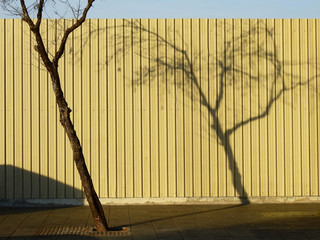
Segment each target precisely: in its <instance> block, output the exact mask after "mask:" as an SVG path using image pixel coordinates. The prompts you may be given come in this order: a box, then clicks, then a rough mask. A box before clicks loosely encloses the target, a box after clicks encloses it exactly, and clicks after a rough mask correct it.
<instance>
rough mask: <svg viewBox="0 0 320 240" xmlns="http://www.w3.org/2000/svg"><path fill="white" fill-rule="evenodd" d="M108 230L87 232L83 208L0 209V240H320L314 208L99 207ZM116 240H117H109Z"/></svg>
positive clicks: (318, 209)
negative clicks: (117, 228)
mask: <svg viewBox="0 0 320 240" xmlns="http://www.w3.org/2000/svg"><path fill="white" fill-rule="evenodd" d="M104 209H105V213H106V216H107V219H108V223H109V225H111V226H127V227H128V231H127V232H120V233H119V232H112V233H109V234H108V235H107V236H101V235H99V234H98V233H94V232H93V233H92V232H91V233H87V234H85V230H86V231H91V230H92V226H93V223H92V219H91V215H90V212H89V208H88V207H85V206H81V207H68V208H0V240H4V239H13V240H17V239H23V240H27V239H90V240H93V239H139V240H140V239H141V240H143V239H300V240H303V239H320V204H311V203H310V204H251V205H134V206H104ZM115 235H120V236H115Z"/></svg>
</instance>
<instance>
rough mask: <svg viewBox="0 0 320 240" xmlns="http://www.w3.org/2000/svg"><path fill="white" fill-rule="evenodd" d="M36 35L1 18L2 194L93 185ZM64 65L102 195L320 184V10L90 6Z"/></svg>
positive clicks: (55, 23)
mask: <svg viewBox="0 0 320 240" xmlns="http://www.w3.org/2000/svg"><path fill="white" fill-rule="evenodd" d="M72 21H73V20H44V21H43V22H42V26H41V32H42V34H43V36H44V41H45V45H46V46H47V48H48V51H49V52H50V53H51V54H52V53H53V52H54V51H55V50H56V48H57V42H59V41H60V39H61V32H62V31H63V29H66V28H67V27H68V26H69V25H70V24H71V23H72ZM34 45H35V40H34V38H33V36H32V34H31V33H30V31H29V29H28V27H27V25H26V24H24V23H23V22H22V21H21V20H12V19H0V110H1V111H0V198H9V199H10V198H82V197H83V194H82V192H81V183H80V178H79V176H78V173H77V171H76V169H75V166H74V164H73V162H72V152H71V149H70V146H69V143H68V140H67V138H66V135H65V133H64V131H63V128H62V127H61V126H60V123H59V119H58V109H57V106H56V103H55V98H54V95H53V91H52V89H51V84H50V78H49V76H48V74H47V72H46V71H45V69H44V66H43V65H42V64H41V61H40V59H39V56H38V54H37V53H36V52H35V50H34V47H33V46H34ZM59 69H60V73H61V80H62V87H63V89H64V91H65V96H66V98H67V101H68V102H69V104H70V108H71V109H72V113H71V116H72V119H73V121H74V125H75V128H76V130H77V133H78V134H79V137H80V139H81V143H82V146H83V151H84V155H85V158H86V162H87V165H88V168H89V171H90V173H91V175H92V178H93V182H94V185H95V187H96V190H97V192H98V194H99V196H100V197H112V198H114V197H121V198H122V197H127V198H131V197H225V196H232V197H237V196H279V197H281V196H319V193H320V192H319V191H320V189H319V188H320V177H319V174H320V173H319V167H320V166H319V165H320V156H319V154H320V152H319V150H318V149H319V147H320V141H319V140H320V139H319V125H320V102H319V100H320V95H319V89H320V82H319V80H320V20H319V19H308V20H307V19H300V20H299V19H276V20H274V19H267V20H257V19H250V20H248V19H159V20H157V19H141V20H139V19H99V20H87V21H86V22H85V24H84V25H83V26H82V27H81V28H80V29H78V30H76V31H75V32H74V33H73V34H72V35H71V36H70V39H69V41H68V43H67V46H66V51H65V54H64V56H63V58H62V59H61V62H60V65H59Z"/></svg>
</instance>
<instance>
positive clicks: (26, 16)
mask: <svg viewBox="0 0 320 240" xmlns="http://www.w3.org/2000/svg"><path fill="white" fill-rule="evenodd" d="M20 4H21V8H22V13H23V14H22V20H23V21H25V22H26V23H28V25H29V26H30V28H31V29H33V28H34V27H35V25H34V23H33V21H32V20H31V18H30V16H29V12H28V9H27V6H26V3H25V2H24V0H20Z"/></svg>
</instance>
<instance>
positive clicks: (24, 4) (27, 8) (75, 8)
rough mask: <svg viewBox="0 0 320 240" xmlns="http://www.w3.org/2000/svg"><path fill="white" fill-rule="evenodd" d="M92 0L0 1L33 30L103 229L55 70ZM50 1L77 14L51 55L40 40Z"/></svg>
mask: <svg viewBox="0 0 320 240" xmlns="http://www.w3.org/2000/svg"><path fill="white" fill-rule="evenodd" d="M94 1H95V0H88V1H87V2H86V3H85V6H83V8H82V7H81V6H82V5H81V3H80V1H79V2H78V3H76V4H73V3H71V2H70V1H62V0H61V1H59V0H51V1H49V0H38V1H24V0H20V1H17V0H1V2H0V3H1V5H2V7H3V9H5V10H6V11H7V12H8V13H10V14H13V15H16V16H20V17H21V19H22V20H23V21H24V22H26V23H27V24H28V26H29V28H30V30H31V32H32V33H33V34H34V37H35V39H36V45H35V46H34V47H35V50H36V51H37V52H38V54H39V55H40V58H41V59H42V62H43V65H44V66H45V68H46V70H47V71H48V73H49V74H50V77H51V84H52V88H53V91H54V94H55V97H56V102H57V105H58V108H59V112H60V123H61V125H62V126H63V127H64V129H65V132H66V134H67V136H68V139H69V141H70V144H71V148H72V151H73V160H74V162H75V164H76V166H77V169H78V171H79V174H80V178H81V181H82V186H83V189H84V193H85V196H86V198H87V201H88V203H89V206H90V209H91V213H92V216H93V221H94V225H95V228H96V230H97V231H101V232H103V231H107V230H108V224H107V221H106V218H105V215H104V212H103V209H102V206H101V203H100V201H99V198H98V196H97V194H96V191H95V189H94V186H93V183H92V179H91V177H90V174H89V172H88V169H87V166H86V163H85V159H84V155H83V151H82V147H81V144H80V140H79V138H78V136H77V133H76V131H75V128H74V125H73V123H72V121H71V118H70V112H71V109H70V108H69V107H68V103H67V101H66V99H65V97H64V93H63V91H62V89H61V84H60V76H59V72H58V66H59V60H60V59H61V57H62V56H63V54H64V50H65V46H66V42H67V40H68V37H69V35H70V34H71V33H72V32H73V31H74V30H76V29H77V28H78V27H80V26H81V25H82V24H83V23H84V21H85V20H86V17H87V13H88V11H89V10H90V8H91V7H92V4H93V2H94ZM49 2H51V3H52V4H56V3H59V2H60V3H62V4H66V5H67V7H68V9H69V10H70V11H72V13H73V16H74V17H75V18H76V20H75V21H74V23H73V24H72V25H71V26H70V27H68V28H67V29H66V30H65V31H64V32H63V33H62V37H61V41H60V43H59V45H58V47H57V50H56V51H55V53H53V55H52V56H51V54H50V53H49V51H48V49H46V47H45V45H44V41H43V36H42V35H41V33H40V25H41V20H42V18H43V13H44V9H45V5H46V4H48V3H49ZM82 4H83V3H82ZM34 15H35V19H34V20H33V19H32V18H33V17H34Z"/></svg>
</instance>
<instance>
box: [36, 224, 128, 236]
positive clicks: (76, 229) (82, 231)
mask: <svg viewBox="0 0 320 240" xmlns="http://www.w3.org/2000/svg"><path fill="white" fill-rule="evenodd" d="M39 235H40V236H57V235H81V236H130V232H129V231H128V229H127V228H123V230H121V231H108V232H97V231H95V230H94V229H93V227H88V226H56V227H45V228H43V229H42V230H41V231H40V233H39Z"/></svg>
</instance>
